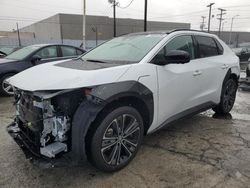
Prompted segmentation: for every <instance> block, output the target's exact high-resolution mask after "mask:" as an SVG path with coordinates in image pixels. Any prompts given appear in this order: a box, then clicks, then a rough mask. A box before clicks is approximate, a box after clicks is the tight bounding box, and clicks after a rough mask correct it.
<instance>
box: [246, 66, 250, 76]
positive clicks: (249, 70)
mask: <svg viewBox="0 0 250 188" xmlns="http://www.w3.org/2000/svg"><path fill="white" fill-rule="evenodd" d="M249 67H250V65H249V66H248V67H247V70H246V74H247V77H250V68H249Z"/></svg>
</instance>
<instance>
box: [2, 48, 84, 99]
mask: <svg viewBox="0 0 250 188" xmlns="http://www.w3.org/2000/svg"><path fill="white" fill-rule="evenodd" d="M84 52H85V51H84V50H83V49H81V48H77V47H74V46H69V45H62V44H38V45H31V46H27V47H24V48H22V49H19V50H17V51H15V52H13V53H11V54H10V55H8V56H6V57H5V58H2V59H0V86H1V87H0V94H2V95H13V89H12V87H11V86H10V85H9V84H8V83H7V82H6V80H7V79H8V78H10V77H11V76H13V75H15V74H17V73H19V72H21V71H23V70H25V69H27V68H30V67H32V66H34V65H39V64H42V63H47V62H52V61H57V60H63V59H72V58H76V57H78V56H79V55H81V54H83V53H84Z"/></svg>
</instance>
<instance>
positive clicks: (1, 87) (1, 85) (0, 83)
mask: <svg viewBox="0 0 250 188" xmlns="http://www.w3.org/2000/svg"><path fill="white" fill-rule="evenodd" d="M14 75H15V74H14V73H8V74H5V75H4V76H3V77H2V78H0V94H1V95H4V96H12V95H13V94H14V93H13V89H12V87H11V88H10V90H9V92H8V91H7V90H6V86H7V84H6V83H5V80H6V79H8V78H10V77H11V76H14Z"/></svg>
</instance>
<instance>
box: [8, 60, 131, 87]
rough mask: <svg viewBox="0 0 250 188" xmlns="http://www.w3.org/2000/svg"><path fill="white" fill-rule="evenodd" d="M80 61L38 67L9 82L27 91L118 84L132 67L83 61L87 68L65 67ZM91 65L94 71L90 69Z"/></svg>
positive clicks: (78, 63)
mask: <svg viewBox="0 0 250 188" xmlns="http://www.w3.org/2000/svg"><path fill="white" fill-rule="evenodd" d="M79 61H81V60H78V61H74V60H71V61H67V60H66V61H57V62H53V63H46V64H42V65H38V66H35V67H33V68H30V69H27V70H25V71H23V72H21V73H19V74H16V75H15V76H13V77H11V78H10V79H8V82H9V83H10V84H11V85H12V86H14V87H17V88H19V89H22V90H26V91H45V90H63V89H74V88H81V87H89V86H94V85H101V84H107V83H112V82H116V81H117V80H118V79H119V78H120V77H121V76H122V74H123V73H125V72H126V71H127V70H128V69H129V68H130V67H131V66H132V65H119V66H118V65H117V64H113V66H112V65H110V64H107V65H106V66H105V65H104V63H102V64H101V65H100V66H97V63H95V62H92V63H88V64H85V63H86V62H82V61H81V64H82V66H83V67H84V66H85V67H87V68H85V69H84V68H82V69H77V68H75V66H73V68H72V67H70V66H65V63H66V64H73V63H76V64H77V66H79V65H80V62H79ZM91 64H92V65H93V67H94V68H93V69H91V68H90V67H91ZM86 65H87V66H86Z"/></svg>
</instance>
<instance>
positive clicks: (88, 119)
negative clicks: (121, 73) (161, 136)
mask: <svg viewBox="0 0 250 188" xmlns="http://www.w3.org/2000/svg"><path fill="white" fill-rule="evenodd" d="M122 97H138V98H139V99H141V100H142V101H143V102H144V103H145V104H146V106H147V108H148V111H149V116H150V117H149V125H151V123H152V121H153V115H154V101H153V93H152V92H151V91H150V90H149V89H148V88H147V87H145V86H144V85H142V84H141V83H139V82H137V81H125V82H117V83H111V84H104V85H100V86H95V87H93V88H92V90H91V96H87V97H86V99H85V100H84V101H83V102H82V103H81V104H80V105H79V107H78V108H77V110H76V113H75V115H74V117H73V121H72V143H71V146H72V147H71V158H73V160H75V161H76V162H77V163H81V162H83V161H86V159H87V155H86V149H85V137H86V135H87V132H88V130H89V127H90V125H91V123H92V122H93V121H94V120H95V118H96V117H97V115H98V114H99V112H100V111H101V110H102V109H103V108H104V107H105V106H106V105H107V104H109V103H111V102H112V101H115V100H118V99H120V98H122Z"/></svg>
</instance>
